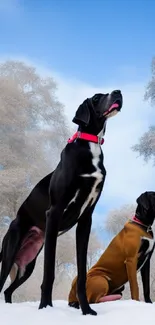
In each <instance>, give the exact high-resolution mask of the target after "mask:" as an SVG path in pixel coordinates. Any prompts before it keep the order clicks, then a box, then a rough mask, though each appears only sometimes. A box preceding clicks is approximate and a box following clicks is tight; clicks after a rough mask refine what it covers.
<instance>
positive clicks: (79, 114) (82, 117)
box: [72, 100, 90, 126]
mask: <svg viewBox="0 0 155 325" xmlns="http://www.w3.org/2000/svg"><path fill="white" fill-rule="evenodd" d="M89 121H90V111H89V107H88V103H87V100H85V101H84V102H83V103H82V104H81V105H80V106H79V107H78V109H77V111H76V113H75V116H74V118H73V120H72V122H73V123H75V124H78V125H81V124H85V125H86V126H87V125H88V124H89Z"/></svg>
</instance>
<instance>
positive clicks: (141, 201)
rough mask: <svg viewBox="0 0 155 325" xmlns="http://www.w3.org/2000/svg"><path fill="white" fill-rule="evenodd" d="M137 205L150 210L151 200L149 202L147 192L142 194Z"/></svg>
mask: <svg viewBox="0 0 155 325" xmlns="http://www.w3.org/2000/svg"><path fill="white" fill-rule="evenodd" d="M136 201H137V203H138V204H139V205H141V206H143V208H144V209H145V210H149V200H148V195H147V192H144V193H142V194H141V195H140V196H139V197H138V198H137V200H136Z"/></svg>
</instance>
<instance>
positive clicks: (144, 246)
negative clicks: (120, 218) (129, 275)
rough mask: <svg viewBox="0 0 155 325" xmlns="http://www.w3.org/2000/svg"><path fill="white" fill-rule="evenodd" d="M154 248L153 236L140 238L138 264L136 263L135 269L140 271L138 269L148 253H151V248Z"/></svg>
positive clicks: (147, 256)
mask: <svg viewBox="0 0 155 325" xmlns="http://www.w3.org/2000/svg"><path fill="white" fill-rule="evenodd" d="M154 248H155V242H154V238H152V239H151V238H147V237H146V238H145V237H143V238H142V239H141V246H140V249H139V252H138V255H139V257H138V264H137V270H138V271H140V269H141V268H142V267H143V265H144V264H145V262H146V261H147V259H148V258H149V256H150V255H152V253H153V250H154Z"/></svg>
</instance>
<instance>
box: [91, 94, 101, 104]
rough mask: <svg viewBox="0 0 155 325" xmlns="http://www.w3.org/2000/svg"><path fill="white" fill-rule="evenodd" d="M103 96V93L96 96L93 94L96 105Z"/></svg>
mask: <svg viewBox="0 0 155 325" xmlns="http://www.w3.org/2000/svg"><path fill="white" fill-rule="evenodd" d="M102 96H103V94H95V95H94V96H93V98H92V100H93V104H94V105H95V104H98V102H99V100H100V98H101V97H102Z"/></svg>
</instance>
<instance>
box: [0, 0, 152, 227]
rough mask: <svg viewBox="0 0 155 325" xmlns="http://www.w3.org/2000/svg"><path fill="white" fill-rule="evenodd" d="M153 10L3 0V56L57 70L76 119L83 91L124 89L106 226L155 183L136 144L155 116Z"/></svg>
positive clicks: (112, 2) (109, 146) (136, 4)
mask: <svg viewBox="0 0 155 325" xmlns="http://www.w3.org/2000/svg"><path fill="white" fill-rule="evenodd" d="M154 17H155V1H154V0H130V1H129V0H44V1H42V0H38V1H37V0H31V1H30V0H26V1H24V0H4V1H3V0H1V1H0V31H1V46H0V59H1V60H2V59H5V58H24V59H25V60H28V61H30V62H33V63H34V64H35V65H36V66H37V68H38V69H40V71H44V73H45V71H46V72H47V71H48V73H52V75H53V76H54V77H55V78H56V80H57V82H58V97H59V98H60V100H61V101H62V102H63V103H64V104H65V105H66V114H67V115H68V118H69V119H70V121H71V118H72V117H73V112H74V111H75V109H76V107H77V105H79V103H80V101H83V99H84V97H87V96H89V95H93V94H94V92H97V91H102V92H104V89H105V90H107V89H109V87H114V86H115V87H117V89H118V88H120V89H123V91H124V93H123V94H124V97H125V100H124V108H123V110H122V113H121V114H120V116H119V117H117V118H116V119H114V120H113V121H112V122H111V121H110V123H109V126H108V134H107V135H106V143H105V146H104V152H105V161H106V169H107V171H108V173H107V179H106V184H105V188H104V194H103V195H104V199H103V197H102V198H101V200H100V201H99V204H98V207H97V209H96V219H95V220H96V222H97V224H99V225H101V224H102V217H104V215H105V214H106V213H107V212H108V211H110V209H113V208H117V207H119V206H121V205H122V204H124V203H128V202H129V203H134V202H135V199H136V197H137V196H138V195H140V194H141V191H143V190H147V189H148V190H150V189H154V188H153V186H154V183H153V179H152V173H154V170H153V168H152V164H151V163H150V164H148V165H146V164H145V163H144V162H143V160H142V159H140V158H138V157H137V156H136V155H135V153H133V152H132V151H131V149H130V148H131V145H133V144H134V143H135V142H137V141H138V139H139V137H140V136H141V135H142V134H143V132H144V131H146V130H147V128H148V126H149V124H150V123H151V121H152V120H153V118H154V117H155V116H154V115H155V114H154V110H153V109H151V108H150V106H149V105H148V104H147V103H144V101H143V96H144V91H145V86H146V84H147V82H148V80H149V78H150V72H151V70H150V64H151V59H152V56H153V55H155V36H154V31H155V19H154ZM133 201H134V202H133Z"/></svg>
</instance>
